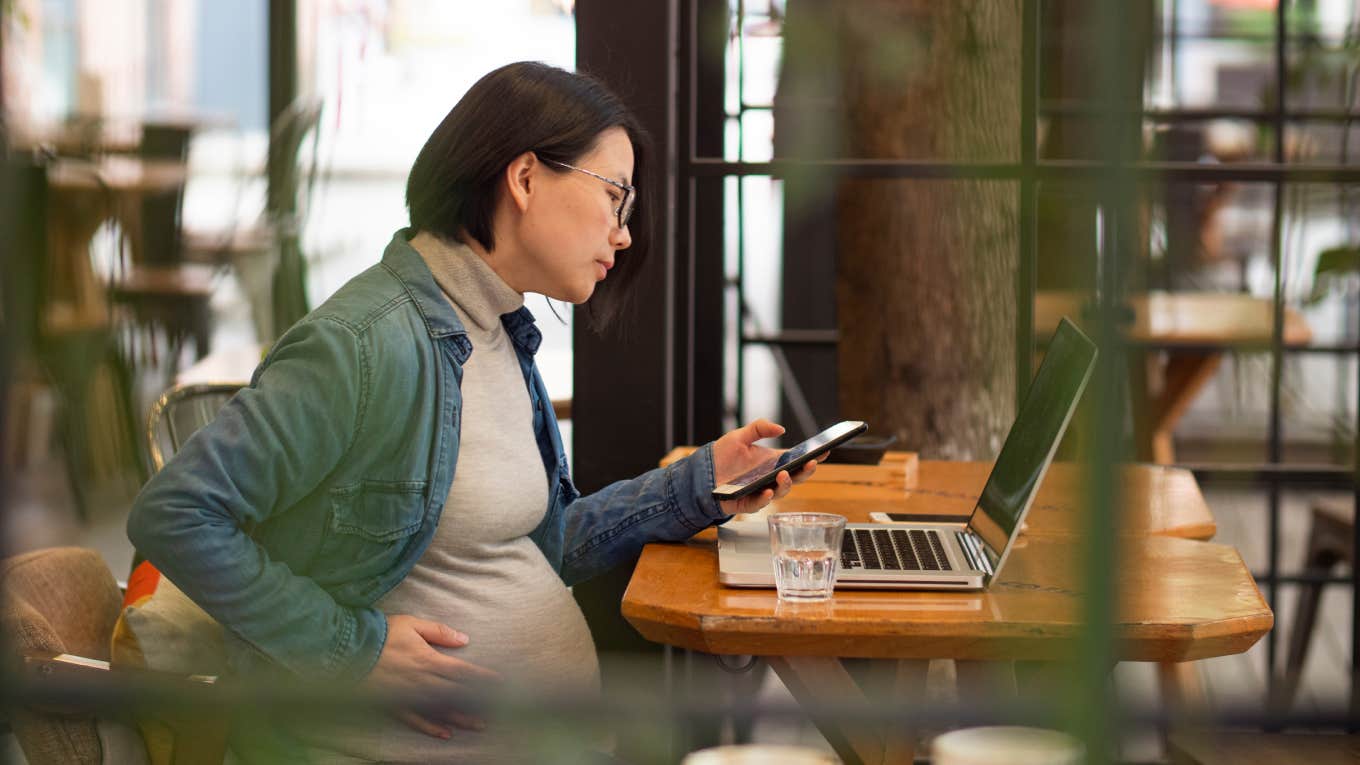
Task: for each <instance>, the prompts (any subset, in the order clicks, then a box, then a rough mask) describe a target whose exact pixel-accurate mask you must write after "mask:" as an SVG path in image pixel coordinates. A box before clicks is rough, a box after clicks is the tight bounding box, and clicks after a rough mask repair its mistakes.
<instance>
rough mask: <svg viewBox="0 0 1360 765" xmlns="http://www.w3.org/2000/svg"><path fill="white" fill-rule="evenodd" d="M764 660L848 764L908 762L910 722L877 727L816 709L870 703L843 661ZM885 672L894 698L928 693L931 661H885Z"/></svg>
mask: <svg viewBox="0 0 1360 765" xmlns="http://www.w3.org/2000/svg"><path fill="white" fill-rule="evenodd" d="M766 661H768V662H769V664H770V666H771V667H773V668H774V671H775V672H776V673H778V675H779V679H780V680H782V681H784V685H785V686H786V687H787V688H788V689H789V692H790V693H792V694H793V696H794V698H795V699H797V700H798V703H799V704H802V705H803V706H804V707H805V708H807V709H808V710H810V716H811V717H812V722H813V724H814V725H816V726H817V730H819V731H821V733H822V735H823V736H825V737H826V740H827V742H828V743H830V744H831V748H832V749H834V750H836V755H837V756H839V757H840V758H841V759H842V760H843V761H845V763H846V765H880V764H881V765H898V764H899V763H904V764H905V765H910V763H911V762H912V758H913V757H914V755H915V749H916V730H915V728H914V727H912V726H911V725H910V723H909V721H905V720H904V721H900V722H894V723H892V724H889V725H885V726H882V727H879V726H877V725H875V724H873V723H869V722H866V724H864V725H853V724H848V723H847V722H846V721H845V720H841V719H836V718H831V717H827V716H825V715H823V714H821V713H820V712H819V711H818V710H819V708H820V707H822V706H825V705H828V704H831V705H836V706H844V707H846V708H849V707H853V706H856V705H864V706H867V704H868V702H869V699H868V697H866V696H865V693H864V691H863V689H861V688H860V686H859V684H858V683H856V682H855V679H854V678H853V677H851V676H850V673H849V672H847V671H846V669H845V665H844V664H842V663H841V661H840V660H839V659H835V658H828V657H821V656H770V657H766ZM882 665H883V667H884V669H885V670H890V671H892V672H893V673H894V676H893V683H892V698H894V699H920V698H923V697H924V694H925V686H926V669H927V668H928V667H929V666H930V663H929V662H927V661H925V660H918V659H901V660H898V661H895V662H892V661H889V662H882Z"/></svg>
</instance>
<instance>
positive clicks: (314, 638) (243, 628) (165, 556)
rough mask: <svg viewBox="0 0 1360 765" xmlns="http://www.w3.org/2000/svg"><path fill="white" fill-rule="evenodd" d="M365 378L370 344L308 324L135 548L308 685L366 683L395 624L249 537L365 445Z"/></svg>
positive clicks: (187, 450) (170, 469) (158, 496)
mask: <svg viewBox="0 0 1360 765" xmlns="http://www.w3.org/2000/svg"><path fill="white" fill-rule="evenodd" d="M365 375H366V366H365V353H364V347H363V346H362V344H361V342H360V340H359V338H357V337H356V335H355V333H354V332H352V331H351V329H350V328H349V327H348V326H346V325H344V324H342V323H340V322H338V321H334V320H331V319H326V318H312V319H308V320H305V321H304V322H302V323H300V324H298V325H296V326H295V327H293V328H292V329H290V330H289V331H288V332H287V333H286V334H285V335H284V336H283V337H282V338H280V339H279V341H278V342H277V343H276V345H275V348H274V350H273V351H272V352H271V353H270V355H269V358H267V359H266V361H265V363H264V365H263V366H262V367H261V369H260V370H259V371H258V372H257V373H256V375H255V380H254V381H253V382H252V384H251V385H250V387H248V388H245V389H243V390H242V391H241V392H240V393H238V394H237V395H236V396H235V397H234V398H232V400H231V401H230V402H228V403H227V405H226V406H225V407H223V409H222V411H221V412H220V413H219V414H218V416H217V418H216V419H214V420H213V421H212V422H211V423H210V424H208V425H206V426H204V427H203V428H202V429H201V430H199V431H198V432H197V433H195V434H194V435H193V436H192V437H191V438H189V440H188V441H186V442H185V443H184V445H183V446H182V447H181V448H180V450H179V452H178V453H177V454H176V455H175V457H174V459H172V460H170V462H169V463H168V464H167V465H166V466H165V467H164V468H163V469H162V470H161V471H160V472H159V473H157V474H156V475H155V476H154V477H153V478H152V479H151V480H150V481H149V482H148V483H147V485H146V486H145V488H143V490H142V491H141V493H140V494H138V496H137V498H136V500H135V502H134V504H133V507H132V512H131V515H130V517H129V518H128V527H127V529H128V537H129V538H130V539H131V540H132V543H133V545H135V546H136V548H137V549H138V550H139V551H140V552H141V553H142V554H143V555H144V556H146V558H147V559H148V560H150V561H151V562H152V563H153V564H154V565H155V566H156V567H157V568H159V569H160V570H161V572H162V573H163V574H164V575H165V576H168V577H169V578H170V579H171V581H173V582H174V583H175V584H176V585H177V586H179V587H180V589H182V590H183V591H184V593H185V594H186V595H188V596H189V597H190V598H192V599H193V600H194V602H196V603H198V604H199V605H200V606H201V607H202V608H203V609H204V610H205V611H207V612H208V613H209V614H210V615H211V616H212V617H213V618H215V619H216V620H217V621H218V622H220V623H221V624H222V625H223V626H224V627H225V628H226V629H228V630H230V631H231V632H232V633H233V634H234V635H235V636H236V637H237V638H239V639H241V640H243V641H244V642H245V643H247V644H248V645H250V646H252V647H254V648H255V649H256V650H258V651H259V652H260V653H261V654H263V655H264V656H266V657H268V658H269V659H271V660H272V661H273V662H275V663H276V664H278V665H281V666H282V667H284V668H285V669H288V670H291V671H293V672H296V673H298V674H300V675H304V676H309V677H317V678H329V679H340V680H345V679H357V678H359V677H362V676H363V675H364V674H366V673H367V672H368V670H369V669H371V668H372V666H373V664H374V662H375V661H376V658H377V656H378V654H379V653H380V652H381V650H382V645H383V642H384V641H385V639H386V632H387V622H386V619H385V618H384V617H383V615H382V614H381V613H379V612H377V611H376V610H374V609H372V608H349V607H345V606H342V605H340V604H339V603H337V602H336V601H335V599H334V598H333V597H331V595H330V594H329V593H328V592H326V591H325V590H324V589H323V588H322V587H321V586H319V585H318V584H317V583H316V582H315V581H313V580H312V579H310V578H308V577H305V576H299V575H297V574H295V573H293V571H292V570H291V569H290V568H289V567H288V566H287V565H285V564H284V563H282V562H280V561H276V560H271V559H270V556H269V554H268V553H267V552H266V551H265V550H264V549H263V548H262V547H261V546H260V545H259V544H257V543H256V542H255V541H254V540H253V539H252V538H251V537H250V535H249V534H247V533H246V531H245V529H247V528H249V527H250V525H252V524H256V523H259V522H261V521H264V520H265V519H267V518H269V517H270V516H271V515H272V514H274V513H276V512H279V511H282V510H284V509H286V508H288V507H290V506H292V505H294V504H296V503H297V502H298V501H299V500H301V499H302V498H304V497H305V496H307V495H308V494H309V493H311V492H312V491H313V490H315V489H316V487H317V486H318V485H319V484H320V483H321V482H322V481H323V480H324V478H325V477H326V476H327V475H328V474H329V473H330V471H331V470H332V469H333V468H334V467H335V466H336V465H337V464H338V463H339V462H340V460H341V458H342V457H343V456H344V455H345V453H346V452H347V451H348V450H349V449H350V448H351V447H352V446H353V444H354V441H355V438H356V434H357V432H358V430H359V426H360V424H361V422H362V418H363V414H364V408H365V404H366V401H365V391H366V380H365ZM318 533H320V532H319V531H318Z"/></svg>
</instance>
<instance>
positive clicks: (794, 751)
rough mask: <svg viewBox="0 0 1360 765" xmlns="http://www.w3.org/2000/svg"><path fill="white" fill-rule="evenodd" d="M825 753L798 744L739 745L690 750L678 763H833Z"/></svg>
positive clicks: (773, 764) (702, 764)
mask: <svg viewBox="0 0 1360 765" xmlns="http://www.w3.org/2000/svg"><path fill="white" fill-rule="evenodd" d="M838 762H840V760H837V759H836V758H835V757H833V756H831V755H829V754H827V753H826V752H819V751H817V750H816V749H808V748H806V747H801V746H770V745H767V744H741V745H736V746H715V747H713V748H712V749H700V750H699V751H697V752H690V753H689V754H687V755H685V759H684V760H682V761H681V763H680V765H836V763H838Z"/></svg>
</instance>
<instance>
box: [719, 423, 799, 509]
mask: <svg viewBox="0 0 1360 765" xmlns="http://www.w3.org/2000/svg"><path fill="white" fill-rule="evenodd" d="M783 434H784V428H783V427H782V426H780V425H777V424H775V423H773V422H770V421H769V420H766V419H759V420H754V421H752V422H750V423H747V424H746V425H744V426H742V427H740V428H737V429H736V430H733V431H730V432H729V433H727V434H725V435H724V436H723V437H722V438H719V439H718V440H717V441H714V442H713V478H714V480H715V482H716V483H717V485H719V486H721V485H723V484H725V483H727V482H728V481H731V480H732V479H734V478H736V477H738V476H741V475H745V474H746V473H748V472H750V471H751V469H753V468H755V467H758V466H760V465H763V464H765V463H766V462H769V461H771V460H774V459H778V457H779V455H780V454H782V453H783V450H782V449H772V448H770V447H768V446H758V445H756V441H760V440H762V439H766V438H776V437H778V436H782V435H783ZM822 459H825V456H824V455H823V457H821V458H819V459H817V460H815V461H812V462H809V463H807V464H806V465H804V466H803V468H802V469H801V470H799V471H798V472H797V473H796V474H794V475H792V476H791V475H789V472H788V471H787V470H781V471H779V475H778V477H776V478H775V483H774V486H773V487H771V488H767V489H764V490H762V491H758V492H755V493H753V494H748V495H746V496H744V497H741V498H739V499H732V500H725V501H722V502H719V503H718V504H719V505H721V506H722V509H723V512H724V513H727V514H728V515H740V514H742V513H754V512H755V511H757V510H759V509H760V508H762V507H764V506H766V505H768V504H770V503H771V502H773V501H774V500H776V499H780V498H782V497H783V496H784V495H786V494H788V493H789V490H790V489H792V488H793V487H794V485H795V484H799V483H802V482H803V481H806V480H807V479H808V478H809V477H811V476H812V474H813V473H815V472H817V463H818V462H821V460H822Z"/></svg>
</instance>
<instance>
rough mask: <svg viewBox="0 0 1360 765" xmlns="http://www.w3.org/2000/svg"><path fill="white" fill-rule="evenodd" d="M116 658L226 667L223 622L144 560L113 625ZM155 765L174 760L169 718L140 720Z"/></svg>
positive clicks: (216, 669) (172, 667) (168, 666)
mask: <svg viewBox="0 0 1360 765" xmlns="http://www.w3.org/2000/svg"><path fill="white" fill-rule="evenodd" d="M111 652H112V655H113V658H112V661H111V663H112V664H113V666H115V667H136V668H140V669H154V670H159V671H163V672H173V673H176V674H181V675H220V674H222V673H223V672H224V671H225V670H226V666H227V659H226V650H225V649H224V648H223V644H222V627H221V625H219V624H218V623H217V622H216V621H214V620H213V618H212V617H211V616H208V614H207V613H206V612H205V611H204V610H203V609H201V608H199V607H198V606H197V605H195V604H194V602H193V601H192V600H189V597H188V596H187V595H185V594H184V592H183V591H181V590H180V589H179V588H178V587H176V586H175V585H174V583H173V582H171V581H170V580H169V579H167V578H165V577H164V576H161V572H160V571H158V570H157V569H156V567H155V566H153V565H151V563H150V561H145V562H143V563H142V564H140V565H139V566H137V568H136V569H135V570H134V571H133V572H132V576H131V577H129V578H128V588H127V594H126V595H125V596H124V598H123V613H122V615H121V616H119V617H118V624H117V625H116V626H115V627H114V630H113V643H112V649H111ZM137 727H138V728H139V729H140V730H141V733H142V739H143V740H144V741H145V742H146V749H147V753H148V755H149V757H150V761H151V762H152V763H153V764H154V765H163V764H164V765H168V764H169V763H171V762H173V761H174V751H175V733H174V731H173V730H172V728H171V727H170V726H169V725H167V724H166V723H165V722H164V721H162V720H158V719H155V718H151V717H145V718H142V719H139V720H138V721H137Z"/></svg>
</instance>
